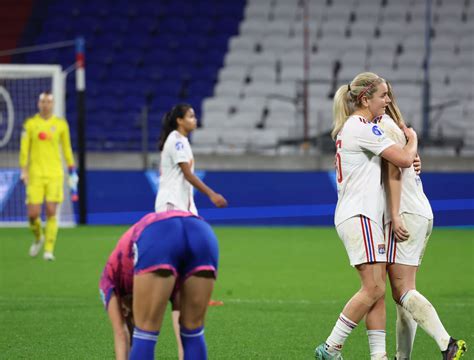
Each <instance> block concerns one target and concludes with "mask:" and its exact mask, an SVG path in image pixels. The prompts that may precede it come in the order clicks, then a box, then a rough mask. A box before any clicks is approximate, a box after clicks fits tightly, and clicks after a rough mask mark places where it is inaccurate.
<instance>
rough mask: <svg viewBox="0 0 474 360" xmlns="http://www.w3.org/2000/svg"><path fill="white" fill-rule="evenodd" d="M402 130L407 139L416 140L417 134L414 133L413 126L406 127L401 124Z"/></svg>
mask: <svg viewBox="0 0 474 360" xmlns="http://www.w3.org/2000/svg"><path fill="white" fill-rule="evenodd" d="M402 130H403V133H404V134H405V136H406V137H407V139H408V140H416V139H418V136H417V135H416V132H415V130H413V128H409V127H406V125H402Z"/></svg>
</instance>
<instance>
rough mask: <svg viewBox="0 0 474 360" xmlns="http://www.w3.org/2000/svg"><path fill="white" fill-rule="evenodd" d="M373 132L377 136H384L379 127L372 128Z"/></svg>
mask: <svg viewBox="0 0 474 360" xmlns="http://www.w3.org/2000/svg"><path fill="white" fill-rule="evenodd" d="M372 132H373V133H374V135H376V136H382V135H383V131H382V130H381V129H380V128H379V127H378V126H377V125H374V126H372Z"/></svg>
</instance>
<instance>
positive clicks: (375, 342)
mask: <svg viewBox="0 0 474 360" xmlns="http://www.w3.org/2000/svg"><path fill="white" fill-rule="evenodd" d="M367 337H368V338H369V349H370V358H371V359H372V360H374V359H383V357H384V356H385V355H386V349H385V330H367Z"/></svg>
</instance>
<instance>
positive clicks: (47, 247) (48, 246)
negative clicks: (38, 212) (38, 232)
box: [44, 216, 58, 252]
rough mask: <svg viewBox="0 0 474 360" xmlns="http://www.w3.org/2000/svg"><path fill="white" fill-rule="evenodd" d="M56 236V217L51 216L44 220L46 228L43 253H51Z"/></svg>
mask: <svg viewBox="0 0 474 360" xmlns="http://www.w3.org/2000/svg"><path fill="white" fill-rule="evenodd" d="M57 235H58V220H57V218H56V216H51V217H49V218H47V219H46V227H45V232H44V237H45V239H46V243H45V244H44V251H48V252H53V251H54V245H55V244H56V237H57Z"/></svg>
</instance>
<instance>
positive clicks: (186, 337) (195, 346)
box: [180, 325, 207, 360]
mask: <svg viewBox="0 0 474 360" xmlns="http://www.w3.org/2000/svg"><path fill="white" fill-rule="evenodd" d="M180 334H181V342H182V343H183V350H184V360H206V359H207V347H206V340H205V339H204V326H201V327H198V328H197V329H193V330H189V329H186V328H185V327H184V326H182V325H181V328H180Z"/></svg>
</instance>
